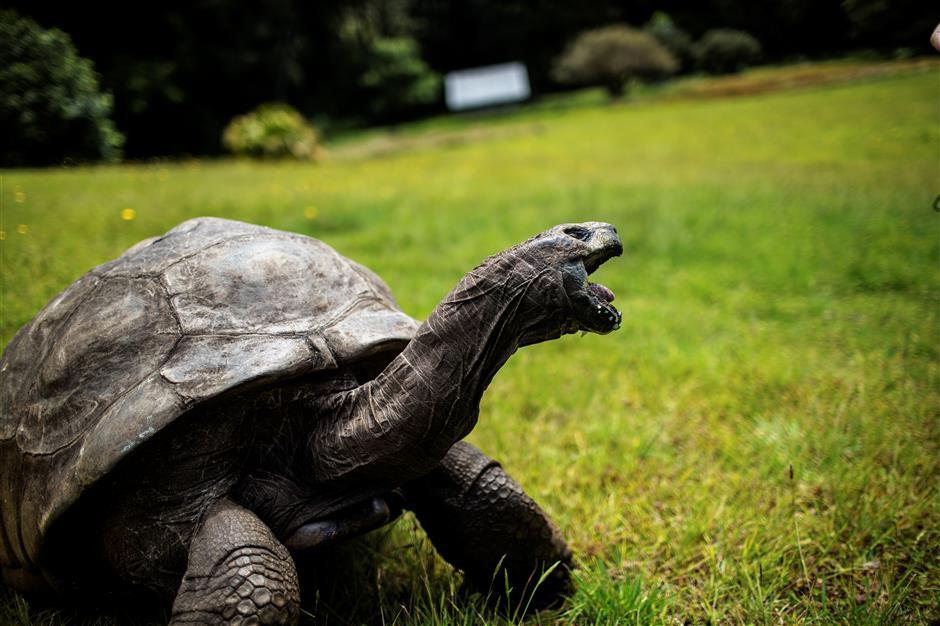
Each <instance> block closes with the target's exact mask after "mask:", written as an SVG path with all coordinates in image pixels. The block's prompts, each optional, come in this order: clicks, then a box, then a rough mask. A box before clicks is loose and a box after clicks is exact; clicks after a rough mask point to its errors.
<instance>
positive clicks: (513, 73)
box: [444, 63, 531, 111]
mask: <svg viewBox="0 0 940 626" xmlns="http://www.w3.org/2000/svg"><path fill="white" fill-rule="evenodd" d="M530 95H531V90H530V89H529V73H528V72H527V71H526V69H525V65H523V64H522V63H501V64H499V65H489V66H487V67H476V68H473V69H471V70H460V71H459V72H450V73H449V74H447V75H446V76H444V98H445V99H446V101H447V108H448V109H450V110H451V111H463V110H465V109H475V108H479V107H485V106H492V105H495V104H508V103H510V102H522V101H523V100H526V99H527V98H528V97H529V96H530Z"/></svg>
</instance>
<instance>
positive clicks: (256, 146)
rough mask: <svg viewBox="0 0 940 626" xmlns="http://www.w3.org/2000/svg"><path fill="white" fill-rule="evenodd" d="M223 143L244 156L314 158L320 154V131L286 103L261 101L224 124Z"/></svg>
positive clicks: (230, 149)
mask: <svg viewBox="0 0 940 626" xmlns="http://www.w3.org/2000/svg"><path fill="white" fill-rule="evenodd" d="M222 143H223V144H225V147H226V148H227V149H228V150H229V151H231V152H232V153H234V154H238V155H242V156H251V157H263V158H278V157H290V158H294V159H301V160H310V161H313V160H316V159H318V158H319V157H320V154H321V149H320V138H319V136H318V135H317V131H316V130H314V129H313V127H312V126H310V124H308V123H307V120H305V119H304V117H303V116H302V115H301V114H300V113H298V112H297V111H295V110H294V109H293V108H291V107H290V106H288V105H286V104H262V105H261V106H259V107H258V108H257V109H255V110H254V111H252V112H251V113H247V114H245V115H239V116H238V117H235V118H234V119H233V120H232V121H231V122H229V124H228V126H226V127H225V131H224V132H223V133H222Z"/></svg>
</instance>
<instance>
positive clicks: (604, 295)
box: [581, 279, 623, 334]
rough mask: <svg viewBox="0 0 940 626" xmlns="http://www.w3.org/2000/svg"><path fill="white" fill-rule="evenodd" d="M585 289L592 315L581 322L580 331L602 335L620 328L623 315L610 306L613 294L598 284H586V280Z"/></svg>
mask: <svg viewBox="0 0 940 626" xmlns="http://www.w3.org/2000/svg"><path fill="white" fill-rule="evenodd" d="M585 287H586V289H587V292H588V295H589V301H590V306H591V307H592V309H593V312H592V313H593V314H592V315H590V316H589V319H588V320H582V323H581V330H587V331H592V332H595V333H602V334H603V333H609V332H611V331H614V330H617V329H618V328H620V321H621V320H622V319H623V315H621V313H620V311H618V310H617V309H616V308H615V307H614V305H613V304H611V302H613V301H614V298H615V296H614V292H613V291H611V290H610V289H609V288H608V287H605V286H604V285H602V284H600V283H592V282H588V281H587V279H585Z"/></svg>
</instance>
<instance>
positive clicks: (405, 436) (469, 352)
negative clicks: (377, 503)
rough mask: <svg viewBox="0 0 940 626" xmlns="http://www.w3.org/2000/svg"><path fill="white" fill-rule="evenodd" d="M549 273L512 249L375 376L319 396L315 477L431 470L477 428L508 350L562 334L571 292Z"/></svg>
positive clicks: (467, 282) (392, 476) (464, 284)
mask: <svg viewBox="0 0 940 626" xmlns="http://www.w3.org/2000/svg"><path fill="white" fill-rule="evenodd" d="M549 272H555V270H549V269H544V266H543V268H541V269H536V267H535V266H533V264H530V263H529V262H528V261H527V260H526V257H525V255H524V254H522V253H520V252H519V251H518V250H517V249H512V250H509V251H507V252H504V253H502V254H500V255H497V256H494V257H490V258H489V259H487V260H486V261H484V262H483V263H482V264H481V265H480V266H479V267H477V268H476V269H475V270H473V271H472V272H470V273H469V274H467V275H466V276H465V277H464V278H463V279H462V280H461V281H460V282H459V283H458V284H457V286H456V287H455V288H454V290H453V291H451V293H450V294H449V295H448V296H447V297H446V298H445V299H444V301H443V302H441V303H440V304H439V305H438V306H437V308H436V309H435V310H434V311H433V312H432V313H431V315H430V316H429V317H428V319H427V321H425V322H424V324H422V325H421V327H420V328H419V329H418V332H417V334H416V335H415V337H414V339H413V340H412V341H411V342H410V343H409V344H408V346H407V347H406V348H405V349H404V351H402V353H401V354H399V355H398V356H397V357H396V358H395V359H394V360H393V361H392V362H391V363H390V364H389V365H388V367H386V368H385V370H384V371H382V373H381V374H379V376H378V377H376V378H375V379H374V380H372V381H370V382H368V383H366V384H364V385H362V386H360V387H357V388H356V389H353V390H350V391H345V392H341V393H337V394H333V395H331V396H327V397H326V398H324V399H323V400H322V403H323V405H322V406H320V407H317V413H318V416H317V417H316V422H315V426H314V432H313V433H312V434H311V440H310V447H309V462H310V463H311V465H312V466H313V469H314V473H315V479H316V480H317V481H322V482H330V481H335V480H340V481H347V480H350V481H361V480H368V481H376V480H378V481H379V482H384V481H386V480H389V481H391V482H390V484H401V483H402V482H404V481H406V480H409V479H411V478H417V477H419V476H422V475H424V474H426V473H427V472H428V471H430V469H431V468H433V467H434V466H435V465H436V464H437V463H438V462H439V461H440V459H441V458H443V456H444V454H445V453H446V452H447V450H449V449H450V447H451V446H452V445H453V444H454V443H456V442H457V441H459V440H460V439H462V438H464V437H465V436H466V435H467V434H468V433H469V432H470V431H471V430H472V429H473V427H474V425H475V424H476V422H477V417H478V415H479V407H480V399H481V397H482V395H483V392H484V391H485V390H486V388H487V386H488V385H489V383H490V381H491V380H492V379H493V376H494V375H495V374H496V372H497V371H498V370H499V368H500V367H502V366H503V364H504V363H505V362H506V360H507V359H508V358H509V357H510V356H511V355H512V353H513V352H515V351H516V349H517V348H519V347H520V346H521V345H527V344H530V343H536V342H538V341H544V340H546V339H553V338H556V337H558V336H560V335H561V334H562V327H563V325H564V321H565V320H564V316H563V315H562V314H561V311H563V310H565V306H564V305H565V304H567V296H566V295H565V294H564V291H563V290H562V288H561V287H560V284H561V281H560V280H558V279H557V277H554V278H552V277H550V276H547V273H549ZM540 290H541V291H540ZM556 301H557V302H556ZM324 416H329V418H325V417H324Z"/></svg>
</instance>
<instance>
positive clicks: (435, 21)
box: [0, 0, 938, 165]
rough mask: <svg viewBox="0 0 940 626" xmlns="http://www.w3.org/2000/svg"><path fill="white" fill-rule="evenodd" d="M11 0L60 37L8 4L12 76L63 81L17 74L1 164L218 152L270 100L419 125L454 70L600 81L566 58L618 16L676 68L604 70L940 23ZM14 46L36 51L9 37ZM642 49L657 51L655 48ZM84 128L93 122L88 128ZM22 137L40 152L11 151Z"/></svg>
mask: <svg viewBox="0 0 940 626" xmlns="http://www.w3.org/2000/svg"><path fill="white" fill-rule="evenodd" d="M5 5H6V6H8V7H10V8H12V9H15V10H16V11H17V12H18V13H19V14H20V15H23V16H28V17H30V18H32V19H33V20H35V21H36V22H37V23H38V27H41V28H43V29H50V28H55V29H58V30H60V31H61V33H58V34H56V35H55V36H51V35H50V37H52V39H53V40H52V41H47V42H46V43H45V44H44V45H43V46H35V45H33V46H26V44H25V42H26V39H24V38H25V37H27V36H28V34H27V31H30V32H32V31H34V30H36V29H37V28H38V27H37V26H36V25H32V26H30V27H29V28H28V29H26V27H24V26H22V25H21V26H20V27H19V28H20V30H19V31H16V30H15V29H14V26H13V25H12V24H11V21H12V20H13V19H14V18H13V16H12V14H9V13H7V14H4V15H5V17H4V18H3V22H4V25H3V28H4V29H5V32H3V34H2V37H3V40H4V42H3V46H4V48H3V50H2V55H3V57H2V58H0V63H2V65H3V66H5V67H6V68H7V72H8V73H9V71H10V66H11V64H12V63H14V61H17V60H19V59H20V57H19V56H17V55H21V54H27V53H26V52H24V50H23V48H26V47H28V48H29V49H30V52H29V53H28V55H27V57H23V58H29V59H30V63H31V64H32V70H31V71H33V72H35V73H36V75H35V76H34V77H33V78H35V79H38V78H39V77H43V76H45V77H47V79H48V80H46V81H45V84H46V90H45V93H36V94H34V96H35V98H38V99H47V100H53V102H47V103H46V105H44V107H43V110H38V111H33V115H31V116H27V117H29V119H24V118H23V117H22V116H18V115H17V112H18V111H19V112H22V109H17V107H16V106H15V105H16V102H15V100H16V98H15V97H14V96H13V95H12V92H13V91H17V89H18V88H17V85H18V84H19V85H24V84H29V81H30V77H29V76H26V75H23V74H22V73H20V74H18V75H15V76H14V75H12V74H9V75H7V76H5V77H4V79H5V80H4V81H3V86H0V89H2V90H4V91H3V92H2V95H3V103H2V104H0V111H2V113H0V124H2V128H3V134H4V137H5V141H4V144H5V148H3V149H2V150H0V165H2V164H6V165H18V164H20V165H31V164H32V165H36V164H48V163H58V162H61V160H62V159H64V158H73V159H85V160H87V159H90V158H95V157H99V158H106V159H113V158H116V157H117V156H118V155H119V154H121V148H123V154H124V155H125V156H126V157H127V158H131V159H142V158H150V157H159V156H179V155H196V156H202V155H213V154H219V153H221V152H222V151H223V149H224V146H223V140H222V135H223V130H224V129H225V128H226V126H227V125H228V124H229V123H230V122H231V121H232V119H233V118H234V117H235V116H237V115H242V114H245V113H248V112H249V111H251V110H253V109H255V108H256V107H257V106H259V105H261V104H264V103H283V104H288V105H290V106H291V107H293V108H294V109H296V110H297V111H298V112H299V113H300V114H301V115H303V116H304V117H306V118H307V119H308V120H311V121H312V122H313V123H314V125H315V126H316V128H317V129H318V131H319V132H321V133H325V134H327V135H331V134H336V133H337V132H341V131H343V130H347V129H350V128H361V127H364V126H370V125H376V124H390V123H397V122H401V121H405V120H413V119H416V118H419V117H426V116H429V115H433V114H435V113H439V112H441V111H443V110H444V98H443V89H442V81H441V77H442V76H443V75H445V74H446V73H447V72H450V71H454V70H461V69H465V68H473V67H477V66H487V65H491V64H495V63H502V62H508V61H515V62H521V63H523V64H524V65H525V66H526V67H527V69H528V76H529V79H530V81H531V89H532V93H533V94H534V95H535V96H536V97H539V96H544V95H546V94H551V93H554V92H558V91H559V90H564V89H571V88H573V87H575V86H580V85H584V84H591V83H603V82H604V81H605V77H604V76H599V75H597V71H596V70H597V68H594V70H595V71H594V73H593V74H592V73H591V72H590V71H586V70H585V69H584V68H583V67H582V69H581V71H580V72H578V71H574V72H571V71H568V72H565V71H564V68H559V67H558V65H559V62H560V59H561V57H562V55H563V53H564V52H565V50H566V47H567V46H569V45H570V44H571V43H572V42H573V41H574V40H575V39H576V37H577V36H578V35H579V34H583V33H585V32H587V31H590V30H592V29H596V28H599V27H603V26H609V25H611V24H629V25H632V26H633V28H635V29H636V30H639V31H641V32H643V33H647V34H649V35H651V36H652V38H653V39H654V41H655V43H658V44H660V45H661V46H662V47H663V48H665V51H666V53H667V55H668V57H667V59H666V61H665V65H664V64H663V63H664V62H663V61H662V59H660V60H659V63H658V64H656V63H653V65H652V66H651V65H650V64H651V63H652V60H647V61H646V62H645V63H641V64H640V65H641V67H631V68H630V69H629V71H627V72H624V69H623V68H620V69H619V70H617V69H616V68H615V69H614V70H611V69H608V70H607V73H610V72H611V71H614V72H616V73H620V74H621V78H623V77H627V78H648V79H657V80H661V79H663V78H666V77H668V76H673V75H680V76H681V75H686V74H691V73H699V72H706V73H727V72H733V71H736V70H739V69H741V68H743V67H745V66H747V65H753V64H756V63H758V62H760V63H781V62H795V61H805V60H809V59H824V58H834V57H839V56H845V55H847V54H853V55H855V56H859V55H863V56H867V57H868V58H892V57H910V56H914V55H918V54H925V53H927V52H928V50H929V44H928V43H927V40H928V37H929V35H930V32H931V30H932V27H933V26H934V21H935V20H936V19H937V17H938V16H937V15H936V11H933V12H931V11H928V10H925V6H924V4H923V3H922V2H918V1H917V0H897V1H893V2H886V1H885V0H774V1H772V2H761V3H749V2H738V1H735V0H707V1H702V2H699V1H694V2H693V1H684V0H671V1H654V0H634V1H627V2H623V1H614V0H584V1H581V2H554V1H546V2H534V3H523V2H504V1H496V0H472V1H469V2H457V3H453V2H443V1H440V0H388V1H383V0H354V1H352V2H338V1H323V2H304V1H302V0H272V1H271V2H265V3H260V4H257V5H255V6H252V7H251V8H250V9H246V7H245V5H244V3H242V2H236V1H234V0H232V1H226V0H208V1H207V0H202V1H199V2H168V3H159V5H153V6H148V7H147V8H146V9H141V7H139V6H137V5H134V4H131V3H108V4H107V6H106V8H105V6H104V5H103V6H102V7H101V8H100V9H99V10H90V9H89V7H88V6H87V5H85V4H81V3H64V2H57V1H49V0H12V1H11V2H7V3H5ZM23 29H25V30H23ZM14 41H20V42H21V43H22V44H23V46H22V47H21V48H20V49H19V50H17V49H10V46H12V43H13V42H14ZM604 45H605V44H604V43H603V42H600V43H598V42H595V44H594V47H595V49H594V51H593V53H592V54H594V56H595V57H596V56H598V55H604V54H606V53H604V52H601V49H602V48H603V46H604ZM632 45H634V46H635V47H636V46H639V47H640V48H642V49H643V50H644V54H645V55H647V56H648V55H649V51H648V50H647V49H646V48H648V47H650V46H651V45H653V44H650V43H649V42H647V41H645V40H643V41H640V42H639V43H637V42H636V41H634V42H633V44H632ZM83 59H88V61H90V63H91V64H90V65H89V64H88V63H87V62H85V61H83ZM582 61H583V60H582ZM582 66H583V63H582ZM602 73H603V72H602ZM627 75H629V76H627ZM50 80H51V81H52V82H50ZM56 81H58V82H59V84H58V85H57V84H56ZM69 81H71V82H69ZM65 84H69V85H70V87H68V88H66V87H64V85H65ZM56 89H58V91H56ZM69 89H71V90H73V95H75V96H76V97H73V98H72V100H71V101H70V103H69V104H68V105H66V104H65V103H64V102H55V101H54V100H55V99H56V98H60V97H64V95H63V94H65V93H68V92H69ZM7 90H9V92H11V93H8V92H7ZM21 91H22V90H21V89H20V92H21ZM36 91H37V92H42V91H43V90H42V89H39V88H36ZM56 94H58V95H56ZM102 95H103V97H101V96H102ZM76 108H80V109H81V111H76V110H75V109H76ZM64 118H67V120H70V123H68V124H67V123H66V119H64ZM82 124H85V125H90V126H94V127H95V128H94V129H89V128H77V127H78V126H80V125H82ZM31 125H34V126H37V127H40V128H37V129H32V128H30V126H31ZM65 126H69V128H65ZM57 127H58V130H56V128H57ZM96 135H97V136H96ZM122 138H123V140H122ZM21 142H29V143H30V144H31V145H32V147H33V151H32V152H30V150H29V149H28V148H26V147H25V146H23V145H19V146H18V148H19V149H14V145H13V144H20V143H21ZM43 143H44V144H45V147H44V149H42V150H39V146H40V145H41V144H43ZM66 143H68V144H70V145H65V144H66ZM52 146H54V147H52Z"/></svg>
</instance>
